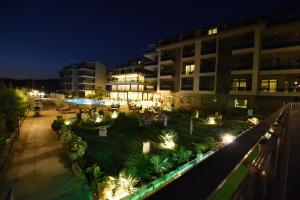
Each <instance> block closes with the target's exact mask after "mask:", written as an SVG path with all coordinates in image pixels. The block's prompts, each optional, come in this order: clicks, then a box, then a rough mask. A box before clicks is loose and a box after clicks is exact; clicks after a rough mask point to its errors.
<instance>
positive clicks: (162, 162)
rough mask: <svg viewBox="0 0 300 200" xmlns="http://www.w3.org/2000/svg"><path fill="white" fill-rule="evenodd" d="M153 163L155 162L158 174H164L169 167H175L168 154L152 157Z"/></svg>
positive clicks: (155, 170) (154, 165) (155, 169)
mask: <svg viewBox="0 0 300 200" xmlns="http://www.w3.org/2000/svg"><path fill="white" fill-rule="evenodd" d="M151 163H152V164H153V170H154V172H155V173H156V174H160V175H161V174H163V173H165V172H167V171H169V169H171V168H173V164H172V162H170V159H169V157H167V156H163V155H162V156H153V157H152V158H151Z"/></svg>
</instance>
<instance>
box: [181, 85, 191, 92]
mask: <svg viewBox="0 0 300 200" xmlns="http://www.w3.org/2000/svg"><path fill="white" fill-rule="evenodd" d="M181 90H190V91H192V90H193V85H190V84H185V85H183V84H182V85H181Z"/></svg>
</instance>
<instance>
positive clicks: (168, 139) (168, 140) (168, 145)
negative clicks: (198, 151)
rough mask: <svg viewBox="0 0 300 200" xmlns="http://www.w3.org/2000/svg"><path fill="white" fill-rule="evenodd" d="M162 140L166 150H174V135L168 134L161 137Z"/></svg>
mask: <svg viewBox="0 0 300 200" xmlns="http://www.w3.org/2000/svg"><path fill="white" fill-rule="evenodd" d="M161 138H162V140H163V141H162V143H161V147H162V148H164V149H174V148H175V146H176V144H175V142H174V135H171V134H166V135H164V136H161Z"/></svg>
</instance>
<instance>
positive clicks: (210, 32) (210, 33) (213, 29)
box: [208, 28, 218, 35]
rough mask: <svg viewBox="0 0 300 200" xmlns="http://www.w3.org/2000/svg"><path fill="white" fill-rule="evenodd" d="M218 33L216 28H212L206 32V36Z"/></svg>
mask: <svg viewBox="0 0 300 200" xmlns="http://www.w3.org/2000/svg"><path fill="white" fill-rule="evenodd" d="M217 33H218V28H212V29H209V30H208V35H213V34H217Z"/></svg>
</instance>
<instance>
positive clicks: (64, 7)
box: [0, 0, 299, 78]
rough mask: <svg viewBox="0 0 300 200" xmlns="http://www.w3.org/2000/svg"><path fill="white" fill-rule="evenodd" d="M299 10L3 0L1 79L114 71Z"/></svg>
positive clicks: (226, 2) (255, 4) (210, 3)
mask: <svg viewBox="0 0 300 200" xmlns="http://www.w3.org/2000/svg"><path fill="white" fill-rule="evenodd" d="M237 2H239V3H237ZM297 6H298V7H299V3H297V1H296V0H295V1H283V0H281V1H280V0H265V1H264V0H252V1H249V0H239V1H230V0H222V1H214V0H206V1H203V0H197V1H190V0H181V1H175V0H173V1H166V0H161V1H157V0H152V1H151V0H148V1H143V0H136V1H129V0H124V1H119V2H118V1H112V0H110V1H101V0H95V1H93V0H81V1H76V0H73V1H63V0H60V1H55V0H52V1H48V0H39V1H31V0H26V1H25V0H19V1H16V0H0V77H10V78H56V77H57V76H58V75H57V72H58V70H59V69H60V68H61V67H63V66H65V65H68V64H72V63H76V62H82V61H85V60H91V59H98V60H101V61H102V62H104V63H106V64H108V66H109V67H112V66H114V65H115V64H117V63H119V62H123V61H126V60H128V59H132V58H135V57H138V56H141V55H142V54H143V52H144V51H145V50H146V49H147V45H148V44H149V43H153V42H156V41H157V40H159V39H162V38H165V37H168V36H172V35H174V34H178V33H181V32H186V31H191V30H193V29H196V28H199V27H201V26H203V25H209V24H213V23H217V22H220V21H224V20H228V19H235V18H240V17H249V16H256V15H261V14H265V13H272V12H275V11H280V10H283V9H287V8H291V7H297Z"/></svg>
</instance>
